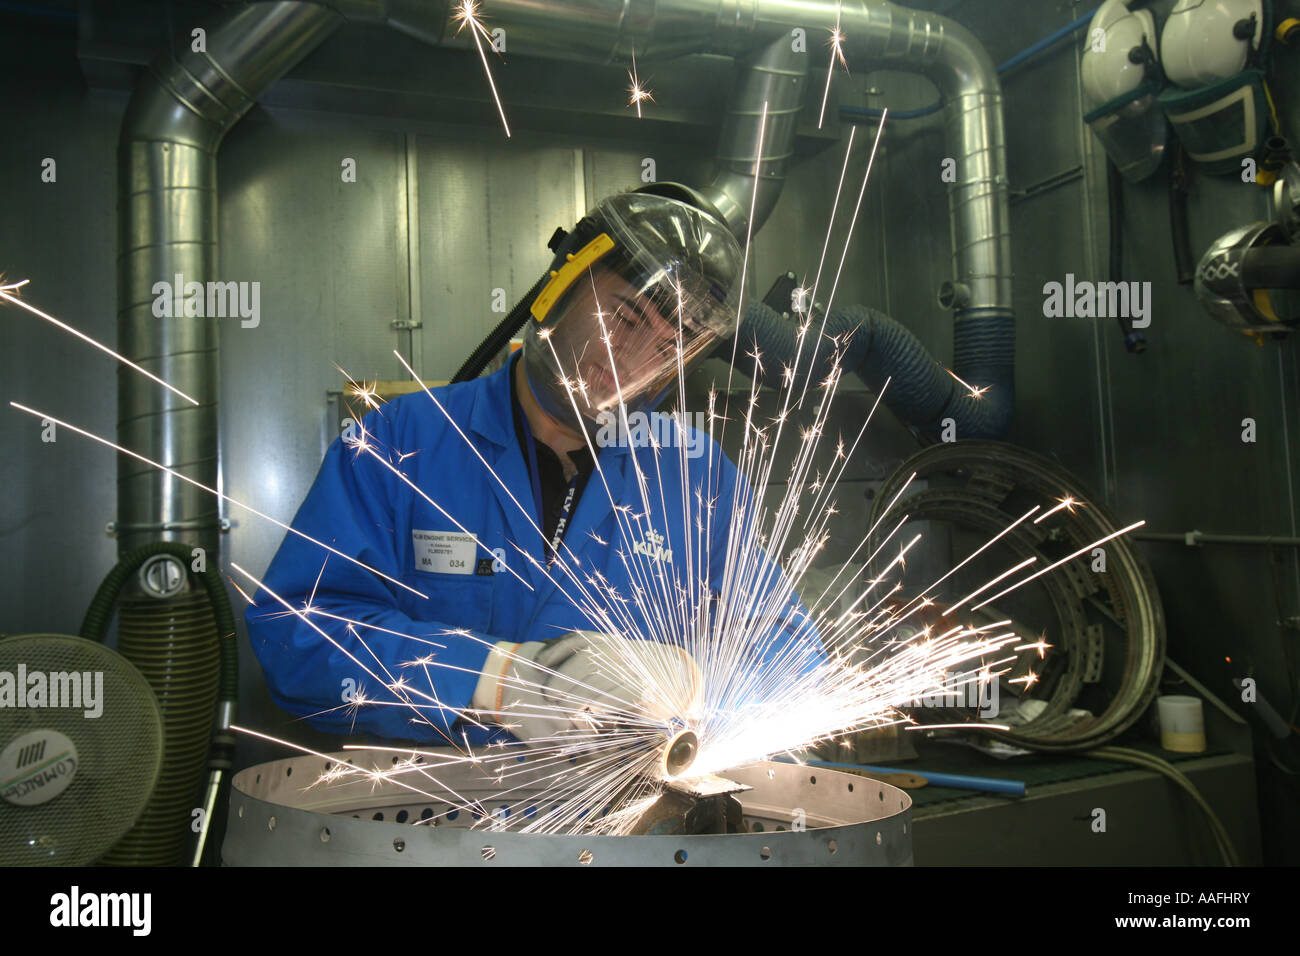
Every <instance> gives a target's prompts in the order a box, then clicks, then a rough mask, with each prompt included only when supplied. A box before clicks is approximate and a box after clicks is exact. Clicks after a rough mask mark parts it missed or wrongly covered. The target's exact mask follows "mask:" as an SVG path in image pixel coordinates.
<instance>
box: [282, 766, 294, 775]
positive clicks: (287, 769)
mask: <svg viewBox="0 0 1300 956" xmlns="http://www.w3.org/2000/svg"><path fill="white" fill-rule="evenodd" d="M284 775H285V776H286V777H292V776H293V768H292V767H285V768H284Z"/></svg>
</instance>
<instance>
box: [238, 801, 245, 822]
mask: <svg viewBox="0 0 1300 956" xmlns="http://www.w3.org/2000/svg"><path fill="white" fill-rule="evenodd" d="M239 819H241V820H242V819H244V805H243V804H242V803H241V804H240V805H239Z"/></svg>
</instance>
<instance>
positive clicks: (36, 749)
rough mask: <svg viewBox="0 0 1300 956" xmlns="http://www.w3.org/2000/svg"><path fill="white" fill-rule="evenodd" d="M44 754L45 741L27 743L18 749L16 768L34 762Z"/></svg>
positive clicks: (19, 768)
mask: <svg viewBox="0 0 1300 956" xmlns="http://www.w3.org/2000/svg"><path fill="white" fill-rule="evenodd" d="M44 756H45V741H44V740H38V741H37V742H36V743H34V744H28V745H27V746H26V747H24V748H23V749H22V750H20V751H18V760H17V762H16V764H15V767H16V769H18V770H21V769H22V768H23V767H26V766H27V765H28V764H33V763H36V761H38V760H40V759H41V758H42V757H44Z"/></svg>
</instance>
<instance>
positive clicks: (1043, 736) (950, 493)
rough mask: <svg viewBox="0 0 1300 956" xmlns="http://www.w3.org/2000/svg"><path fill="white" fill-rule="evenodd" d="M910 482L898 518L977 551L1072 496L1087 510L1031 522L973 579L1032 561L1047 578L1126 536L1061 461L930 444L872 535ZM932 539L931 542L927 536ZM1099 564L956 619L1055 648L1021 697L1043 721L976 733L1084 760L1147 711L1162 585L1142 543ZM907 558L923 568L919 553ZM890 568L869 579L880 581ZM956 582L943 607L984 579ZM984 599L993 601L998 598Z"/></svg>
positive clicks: (1161, 628)
mask: <svg viewBox="0 0 1300 956" xmlns="http://www.w3.org/2000/svg"><path fill="white" fill-rule="evenodd" d="M913 473H915V475H916V478H917V479H919V481H918V482H917V485H918V486H921V485H923V487H921V490H919V491H917V492H915V493H913V494H909V495H906V496H904V497H903V498H901V499H899V501H898V503H897V505H895V506H894V512H895V513H896V514H898V515H902V514H904V513H906V514H907V515H908V516H909V521H910V522H924V521H929V522H936V523H938V524H940V525H947V526H949V527H950V528H951V529H953V530H954V531H961V532H970V533H972V541H978V542H979V543H981V544H982V543H984V542H986V541H988V540H989V539H991V538H992V537H994V536H995V535H997V534H998V533H999V532H1002V531H1004V530H1005V529H1006V528H1007V527H1008V526H1009V525H1010V524H1011V523H1012V522H1013V521H1015V519H1016V518H1018V517H1020V516H1021V515H1022V514H1024V513H1025V511H1027V510H1028V509H1029V508H1030V507H1031V506H1032V505H1035V504H1037V505H1039V506H1041V507H1042V509H1043V511H1046V510H1048V509H1050V508H1052V507H1053V506H1056V505H1058V504H1059V503H1060V500H1061V499H1062V498H1063V497H1065V496H1066V495H1069V496H1071V497H1072V498H1074V499H1075V500H1076V501H1078V502H1080V503H1081V505H1080V507H1078V508H1076V509H1075V510H1074V511H1073V513H1070V512H1066V511H1064V510H1059V511H1057V512H1056V513H1055V514H1054V515H1053V516H1052V517H1051V518H1048V519H1047V520H1046V521H1043V522H1042V523H1038V524H1035V523H1033V522H1032V521H1026V522H1024V523H1022V524H1021V525H1019V526H1018V527H1017V528H1015V529H1014V530H1013V531H1011V532H1008V533H1007V534H1005V535H1003V537H1001V538H1000V539H999V540H998V544H997V546H995V548H990V549H989V553H988V555H987V557H986V558H984V559H981V560H987V561H989V562H990V563H989V564H988V565H980V564H974V565H972V569H971V570H972V573H973V572H974V571H975V570H976V568H979V567H982V568H983V571H984V572H988V571H990V570H991V569H994V568H996V570H1002V569H1005V568H1007V567H1010V566H1011V565H1012V564H1014V563H1015V561H1016V559H1024V558H1030V557H1032V558H1035V559H1036V567H1037V568H1044V567H1047V566H1049V565H1051V564H1054V563H1055V562H1056V561H1058V560H1059V559H1063V558H1065V557H1066V556H1067V555H1069V554H1071V553H1073V552H1075V551H1076V550H1078V549H1079V548H1082V547H1084V546H1085V545H1087V544H1089V543H1090V542H1094V541H1097V540H1098V539H1100V538H1102V537H1104V536H1106V535H1108V534H1110V533H1111V532H1114V531H1117V530H1118V529H1119V528H1120V527H1122V524H1121V523H1120V522H1119V521H1118V520H1116V518H1115V516H1114V515H1112V514H1111V513H1110V510H1109V509H1108V508H1107V507H1106V506H1105V505H1104V504H1103V503H1102V501H1101V499H1100V498H1098V497H1096V496H1094V495H1091V494H1089V493H1088V492H1087V490H1086V489H1084V488H1083V487H1082V485H1081V483H1080V482H1079V480H1078V479H1077V478H1076V477H1075V476H1074V475H1072V474H1070V472H1068V471H1066V470H1065V469H1064V468H1062V467H1061V466H1060V465H1059V464H1057V463H1056V462H1053V461H1051V460H1049V459H1047V458H1044V457H1043V456H1041V455H1037V454H1034V453H1033V452H1030V451H1027V450H1025V449H1023V448H1020V447H1017V446H1015V445H1011V444H1007V443H1005V442H992V441H957V442H949V443H942V444H937V445H932V446H931V447H929V448H926V449H925V450H923V451H921V452H918V453H917V454H915V455H913V456H912V457H911V458H909V459H908V460H907V461H905V462H903V463H902V465H900V466H899V467H898V468H897V469H896V470H895V471H894V473H893V474H892V475H890V477H889V478H888V479H886V481H885V482H884V485H883V486H882V487H881V489H880V490H879V491H878V492H877V493H876V497H875V506H874V507H873V509H872V514H871V526H872V527H876V528H879V529H886V528H888V527H890V523H889V522H888V521H885V520H883V519H884V518H885V511H886V508H887V506H888V504H889V502H891V501H893V499H894V497H895V496H896V495H897V494H898V493H899V492H900V491H901V490H902V489H903V487H904V485H905V484H906V482H907V480H908V478H909V477H910V476H911V475H912V474H913ZM905 533H906V532H905ZM884 534H885V531H884V530H880V531H878V532H877V533H876V534H874V535H873V536H872V540H871V542H870V547H871V549H872V550H875V549H876V547H877V546H878V545H880V543H881V541H882V539H883V535H884ZM926 540H927V541H931V536H930V534H928V533H927V536H926ZM934 540H937V541H942V540H943V535H942V534H936V535H935V537H934ZM966 554H967V551H966V550H965V549H963V550H962V551H961V553H957V554H954V555H944V556H943V557H942V559H941V561H940V564H941V565H943V566H945V567H951V566H952V563H953V562H955V561H957V560H960V559H962V558H965V557H966ZM1008 554H1010V555H1011V556H1012V557H1010V558H1008V557H1007V556H1008ZM1104 556H1105V561H1106V564H1105V571H1104V573H1099V572H1095V571H1093V570H1091V569H1090V562H1091V561H1092V560H1093V555H1091V554H1085V555H1083V556H1082V557H1080V558H1077V559H1075V560H1074V561H1070V562H1068V563H1066V564H1064V565H1062V566H1061V567H1059V568H1057V569H1056V570H1054V571H1052V572H1051V573H1050V574H1045V575H1043V576H1042V577H1040V578H1038V579H1037V580H1036V581H1034V582H1033V585H1031V588H1027V589H1022V590H1021V591H1019V592H1017V593H1015V594H1012V595H1008V596H1007V597H1006V598H1005V599H1000V600H999V602H998V603H997V604H990V605H988V606H987V607H985V608H984V609H982V610H980V611H977V612H974V613H970V614H965V615H960V616H959V617H958V618H957V620H961V619H962V618H965V619H967V620H970V621H979V622H980V623H988V622H990V621H993V620H1005V619H1010V620H1011V622H1012V623H1011V625H1010V626H1011V629H1012V630H1015V631H1017V632H1019V633H1022V634H1024V635H1025V636H1026V638H1027V641H1032V640H1035V639H1037V637H1038V635H1040V634H1042V633H1044V632H1043V629H1044V628H1046V640H1047V642H1048V643H1049V644H1050V645H1051V650H1049V651H1047V653H1046V659H1045V661H1043V663H1042V664H1041V665H1039V668H1040V669H1039V675H1040V677H1041V680H1040V681H1039V682H1038V684H1037V685H1035V687H1034V688H1033V690H1032V691H1027V692H1026V694H1025V696H1026V697H1030V698H1033V699H1036V700H1040V701H1042V702H1043V706H1042V709H1041V712H1039V713H1038V714H1037V715H1035V716H1033V717H1032V718H1031V719H1030V720H1028V722H1026V723H1023V724H1020V725H1018V726H1015V727H1013V728H1012V729H1011V730H1009V731H995V730H992V729H986V728H982V727H981V726H980V724H979V722H978V721H976V720H973V719H971V723H970V728H971V730H972V731H981V730H984V731H985V732H987V733H990V734H995V735H996V736H997V738H998V739H999V740H1003V741H1006V742H1008V743H1011V744H1015V745H1017V746H1021V747H1027V748H1030V749H1032V750H1043V751H1074V750H1087V749H1091V748H1093V747H1098V746H1102V745H1104V744H1106V743H1108V742H1109V741H1111V740H1113V739H1114V738H1115V737H1117V736H1118V735H1119V734H1121V733H1123V732H1124V731H1125V730H1127V729H1128V728H1129V727H1130V726H1132V725H1133V724H1134V723H1135V722H1136V721H1137V720H1138V719H1139V718H1140V717H1141V716H1142V714H1143V713H1144V712H1145V711H1146V708H1147V706H1148V705H1149V704H1150V703H1151V701H1152V699H1153V698H1154V697H1155V694H1156V690H1157V684H1158V681H1159V678H1160V674H1161V672H1162V670H1163V668H1164V659H1165V619H1164V609H1163V607H1162V605H1161V603H1160V595H1159V592H1158V591H1157V589H1156V582H1155V576H1154V575H1153V574H1152V572H1151V567H1150V565H1148V564H1147V561H1146V558H1144V557H1143V555H1142V552H1141V551H1140V550H1139V549H1138V546H1137V542H1136V541H1134V540H1133V539H1132V538H1130V537H1128V536H1120V537H1118V538H1114V539H1112V540H1110V541H1108V542H1106V544H1105V548H1104ZM910 557H911V560H913V561H919V560H922V558H921V557H920V556H918V555H916V554H913V555H912V556H910ZM885 560H887V559H881V560H880V562H879V565H880V566H879V567H877V568H874V569H872V570H870V571H869V572H868V573H869V574H875V573H879V571H880V569H881V568H883V565H884V561H885ZM1025 573H1026V574H1028V573H1029V572H1028V571H1026V572H1025ZM957 580H958V581H959V583H957V584H956V585H953V584H946V585H945V589H947V590H945V592H944V593H943V594H941V595H939V596H938V597H937V598H936V596H935V595H933V594H932V595H930V597H932V598H935V599H936V600H937V601H939V602H940V603H941V604H942V602H943V601H944V600H951V599H952V598H953V597H956V596H960V595H962V594H965V593H968V592H969V590H970V587H967V585H972V586H973V585H974V584H976V583H980V582H982V581H985V580H988V579H987V578H983V577H979V578H978V579H977V578H976V577H975V576H972V577H971V578H970V579H969V580H960V579H957ZM1012 580H1013V579H1012ZM905 583H906V579H905ZM926 583H928V581H927V582H926ZM1009 583H1011V580H1008V581H1004V582H1002V586H1005V585H1007V584H1009ZM1031 589H1032V590H1031ZM987 594H997V589H993V590H991V591H989V592H987ZM981 616H982V617H983V618H985V620H983V621H981V620H980V618H981ZM1052 618H1055V620H1052ZM917 626H919V624H918V625H917ZM885 636H886V637H888V636H889V635H885ZM1029 653H1032V652H1029ZM1080 709H1083V710H1086V711H1088V715H1087V716H1084V715H1082V714H1081V713H1080V712H1079V710H1080ZM963 714H964V715H965V716H966V717H967V718H968V719H969V718H971V716H972V712H968V711H958V712H957V715H958V716H960V715H963ZM913 715H914V716H915V717H917V719H918V720H920V721H921V722H922V723H929V722H939V723H946V722H950V721H951V720H952V719H953V717H954V715H953V713H952V711H950V710H949V711H945V710H943V709H939V708H932V709H928V710H926V709H920V710H916V711H913Z"/></svg>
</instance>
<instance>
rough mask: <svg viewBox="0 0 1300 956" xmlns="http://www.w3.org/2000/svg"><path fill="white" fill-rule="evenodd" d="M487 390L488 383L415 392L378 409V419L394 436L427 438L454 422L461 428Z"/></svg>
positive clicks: (459, 384) (449, 426) (439, 387)
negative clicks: (380, 419)
mask: <svg viewBox="0 0 1300 956" xmlns="http://www.w3.org/2000/svg"><path fill="white" fill-rule="evenodd" d="M487 386H488V379H486V378H476V379H472V380H471V381H468V382H456V383H453V384H450V385H437V386H432V387H429V388H428V389H427V390H426V389H424V388H417V389H416V390H415V391H413V392H411V393H409V394H407V395H400V396H398V397H397V398H394V399H391V400H390V401H388V402H386V403H385V404H384V405H382V406H381V407H380V408H379V409H378V410H377V411H376V412H373V413H371V415H372V417H373V416H379V417H380V418H382V420H383V421H384V422H385V424H386V426H387V428H388V429H390V430H391V431H392V433H393V434H394V435H399V436H401V435H405V436H415V435H418V436H428V435H430V434H437V433H441V432H442V431H444V430H446V429H449V428H451V427H452V426H451V422H455V423H456V424H457V425H459V426H460V427H462V428H464V426H465V425H466V424H468V422H469V420H470V416H471V414H472V413H473V411H474V405H475V402H477V401H478V399H479V396H480V395H482V393H483V390H484V389H485V388H486V387H487Z"/></svg>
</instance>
